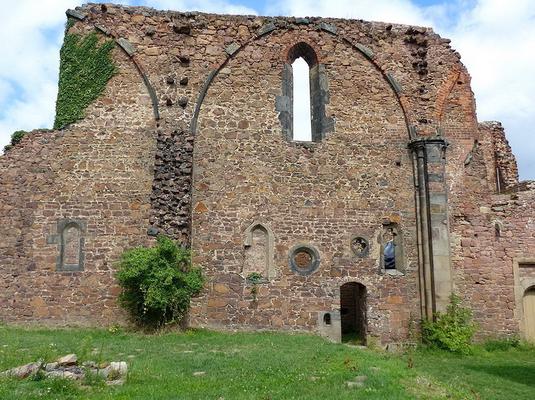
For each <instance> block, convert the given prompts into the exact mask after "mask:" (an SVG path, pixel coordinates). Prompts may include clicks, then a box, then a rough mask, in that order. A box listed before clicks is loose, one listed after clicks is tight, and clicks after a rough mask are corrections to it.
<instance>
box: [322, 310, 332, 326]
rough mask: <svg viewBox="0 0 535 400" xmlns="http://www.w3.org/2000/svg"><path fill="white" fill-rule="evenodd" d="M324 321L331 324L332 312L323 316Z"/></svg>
mask: <svg viewBox="0 0 535 400" xmlns="http://www.w3.org/2000/svg"><path fill="white" fill-rule="evenodd" d="M323 323H324V324H325V325H331V314H330V313H325V315H324V316H323Z"/></svg>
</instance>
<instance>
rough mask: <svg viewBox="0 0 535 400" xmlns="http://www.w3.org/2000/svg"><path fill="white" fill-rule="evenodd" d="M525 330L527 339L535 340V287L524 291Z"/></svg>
mask: <svg viewBox="0 0 535 400" xmlns="http://www.w3.org/2000/svg"><path fill="white" fill-rule="evenodd" d="M524 332H525V335H526V339H527V340H529V341H530V342H535V287H532V288H529V289H528V290H526V293H524Z"/></svg>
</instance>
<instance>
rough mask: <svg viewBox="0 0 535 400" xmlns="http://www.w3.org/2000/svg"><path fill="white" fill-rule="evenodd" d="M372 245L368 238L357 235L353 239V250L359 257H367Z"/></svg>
mask: <svg viewBox="0 0 535 400" xmlns="http://www.w3.org/2000/svg"><path fill="white" fill-rule="evenodd" d="M369 250H370V245H369V243H368V241H367V240H366V239H364V238H363V237H360V236H356V237H354V238H353V239H351V251H353V254H355V255H356V256H357V257H366V256H367V255H368V253H369Z"/></svg>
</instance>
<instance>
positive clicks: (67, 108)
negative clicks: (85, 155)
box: [54, 32, 117, 129]
mask: <svg viewBox="0 0 535 400" xmlns="http://www.w3.org/2000/svg"><path fill="white" fill-rule="evenodd" d="M114 46H115V44H114V42H113V41H112V40H108V41H106V42H104V43H102V44H99V41H98V36H97V34H96V32H93V33H91V34H89V35H87V36H85V37H82V36H81V35H78V34H66V35H65V41H64V42H63V47H62V48H61V52H60V69H59V90H58V99H57V101H56V119H55V121H54V129H60V128H63V127H64V126H65V125H68V124H71V123H73V122H76V121H78V120H80V119H82V118H83V117H84V111H85V109H86V108H87V106H89V105H90V104H91V103H92V102H93V101H95V100H96V99H97V98H98V97H99V96H100V95H101V94H102V92H103V91H104V89H105V88H106V84H107V83H108V81H109V80H110V79H111V77H112V76H113V75H114V74H115V73H116V72H117V68H116V66H115V64H114V63H113V59H112V57H111V51H112V49H113V47H114Z"/></svg>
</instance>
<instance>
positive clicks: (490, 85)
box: [0, 0, 535, 179]
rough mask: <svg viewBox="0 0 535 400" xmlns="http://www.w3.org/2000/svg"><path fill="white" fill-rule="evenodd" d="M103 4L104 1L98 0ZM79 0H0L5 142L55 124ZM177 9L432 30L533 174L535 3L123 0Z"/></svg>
mask: <svg viewBox="0 0 535 400" xmlns="http://www.w3.org/2000/svg"><path fill="white" fill-rule="evenodd" d="M93 2H98V1H93ZM82 3H83V1H77V0H17V1H6V0H0V37H2V40H1V41H0V54H2V60H1V61H0V147H2V148H3V146H4V145H6V144H7V143H8V142H9V138H10V135H11V133H12V132H14V131H16V130H19V129H24V130H31V129H36V128H51V127H52V124H53V120H54V113H55V101H56V95H57V80H58V68H59V49H60V47H61V43H62V38H63V30H64V25H65V21H66V17H65V10H66V9H68V8H74V7H76V6H78V5H81V4H82ZM115 3H122V4H130V5H144V6H149V7H154V8H157V9H171V10H178V11H186V10H197V11H205V12H213V13H228V14H259V15H291V16H323V17H340V18H357V19H365V20H371V21H387V22H397V23H404V24H414V25H422V26H431V27H433V29H434V30H435V32H437V33H439V34H440V35H441V36H443V37H447V38H449V39H451V40H452V46H453V48H454V49H456V50H457V51H459V53H460V54H461V56H462V59H461V61H462V62H463V63H464V64H465V65H466V66H467V68H468V71H469V73H470V75H471V76H472V89H473V91H474V94H475V96H476V102H477V113H478V119H479V121H487V120H497V121H501V122H502V123H503V124H504V126H505V129H506V133H507V137H508V139H509V143H510V144H511V146H512V148H513V152H514V153H515V155H516V156H517V160H518V164H519V170H520V178H521V179H535V0H121V1H115Z"/></svg>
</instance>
